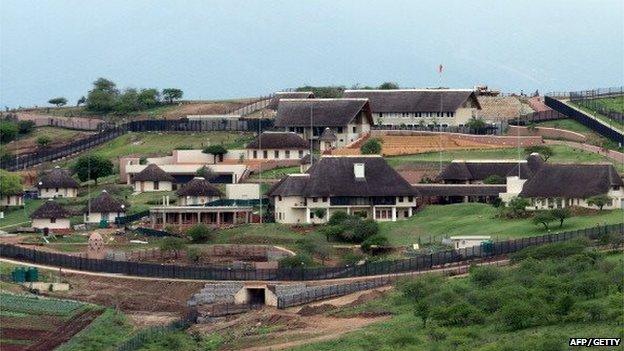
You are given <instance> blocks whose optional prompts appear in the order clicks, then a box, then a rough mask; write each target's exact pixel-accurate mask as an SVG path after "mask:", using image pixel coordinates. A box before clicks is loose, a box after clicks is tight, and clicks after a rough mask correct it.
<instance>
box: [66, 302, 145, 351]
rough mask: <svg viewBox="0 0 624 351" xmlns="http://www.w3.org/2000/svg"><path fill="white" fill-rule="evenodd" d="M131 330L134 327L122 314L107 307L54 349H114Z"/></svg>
mask: <svg viewBox="0 0 624 351" xmlns="http://www.w3.org/2000/svg"><path fill="white" fill-rule="evenodd" d="M133 331H134V327H133V326H132V325H131V324H130V323H129V322H128V320H127V319H126V317H125V316H124V315H123V314H121V313H120V312H117V311H115V310H113V309H107V310H106V311H104V313H102V315H100V316H99V317H98V318H97V319H96V320H94V321H93V322H92V323H91V324H90V325H89V326H88V327H87V328H85V329H83V330H82V331H80V332H79V333H78V334H76V335H75V336H74V337H73V338H72V339H71V340H70V341H69V342H67V343H65V344H63V345H61V346H60V347H59V348H57V349H56V350H57V351H83V350H89V351H98V350H116V347H117V346H118V345H119V344H121V343H122V342H123V341H124V340H126V339H127V338H129V337H130V335H131V334H132V332H133Z"/></svg>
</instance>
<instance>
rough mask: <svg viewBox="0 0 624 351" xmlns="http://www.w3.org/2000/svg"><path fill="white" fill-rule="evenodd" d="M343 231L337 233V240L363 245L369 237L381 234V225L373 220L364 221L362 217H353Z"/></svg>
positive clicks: (347, 221) (343, 227)
mask: <svg viewBox="0 0 624 351" xmlns="http://www.w3.org/2000/svg"><path fill="white" fill-rule="evenodd" d="M341 228H342V231H341V232H339V233H337V236H336V239H337V240H339V241H342V242H348V243H355V244H359V243H362V242H363V241H364V240H366V239H368V238H369V237H371V236H373V235H375V234H377V233H378V232H379V225H378V224H377V222H375V221H373V220H372V219H366V220H362V219H361V218H360V217H357V216H351V217H350V218H349V219H347V220H346V221H345V222H344V224H343V225H342V226H341Z"/></svg>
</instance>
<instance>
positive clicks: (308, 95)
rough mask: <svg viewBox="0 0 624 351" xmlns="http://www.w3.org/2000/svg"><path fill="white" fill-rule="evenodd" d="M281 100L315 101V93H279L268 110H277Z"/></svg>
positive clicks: (268, 106) (270, 103)
mask: <svg viewBox="0 0 624 351" xmlns="http://www.w3.org/2000/svg"><path fill="white" fill-rule="evenodd" d="M281 99H314V93H313V92H311V91H278V92H277V93H275V96H274V97H273V99H271V101H270V102H269V104H268V105H267V107H266V108H268V109H269V110H277V107H278V106H279V102H280V100H281Z"/></svg>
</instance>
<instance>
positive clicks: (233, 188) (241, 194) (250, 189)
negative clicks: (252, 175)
mask: <svg viewBox="0 0 624 351" xmlns="http://www.w3.org/2000/svg"><path fill="white" fill-rule="evenodd" d="M225 197H226V198H227V199H233V200H244V199H259V198H260V184H252V183H239V184H226V185H225Z"/></svg>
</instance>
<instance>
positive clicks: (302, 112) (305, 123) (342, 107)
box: [275, 99, 374, 127]
mask: <svg viewBox="0 0 624 351" xmlns="http://www.w3.org/2000/svg"><path fill="white" fill-rule="evenodd" d="M361 114H363V116H364V118H367V119H368V122H369V123H370V124H374V122H373V117H372V115H371V112H370V106H369V104H368V100H366V99H282V100H281V101H280V104H279V107H278V109H277V115H276V116H275V126H276V127H310V126H311V125H313V126H315V127H344V126H346V125H347V124H349V123H350V122H351V121H352V120H353V119H355V118H356V117H357V116H359V115H361Z"/></svg>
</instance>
